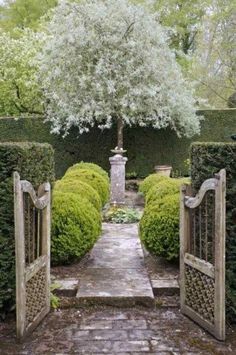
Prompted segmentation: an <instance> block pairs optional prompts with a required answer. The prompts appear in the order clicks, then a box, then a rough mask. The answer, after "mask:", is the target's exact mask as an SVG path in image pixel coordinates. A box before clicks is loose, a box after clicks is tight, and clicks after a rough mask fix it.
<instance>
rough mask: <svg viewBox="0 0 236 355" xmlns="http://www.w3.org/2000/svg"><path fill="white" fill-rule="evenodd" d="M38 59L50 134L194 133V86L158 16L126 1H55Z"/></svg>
mask: <svg viewBox="0 0 236 355" xmlns="http://www.w3.org/2000/svg"><path fill="white" fill-rule="evenodd" d="M47 31H48V38H47V41H46V42H45V46H44V48H43V50H42V53H41V54H40V55H39V56H38V62H39V68H40V79H41V80H42V84H43V88H44V92H45V96H46V98H47V102H48V105H47V116H48V119H49V120H50V121H51V123H52V127H53V131H54V132H60V131H63V132H64V133H65V134H67V133H68V131H69V129H70V128H71V127H72V126H78V127H79V131H80V132H81V133H82V132H84V131H87V130H88V129H89V127H91V126H94V124H95V123H97V124H98V126H99V127H100V128H102V129H103V128H109V127H111V125H112V124H113V122H114V121H115V120H116V118H117V117H121V118H122V119H123V121H124V123H125V124H128V125H136V124H138V125H140V126H146V125H152V126H153V127H155V128H158V129H159V128H164V127H167V126H170V127H171V128H172V129H174V130H175V131H176V132H177V134H178V135H179V136H181V135H183V134H184V135H186V136H191V135H193V134H195V133H198V132H199V126H200V125H199V117H197V116H196V114H195V107H194V103H195V99H194V96H193V89H192V88H191V86H190V84H189V83H188V82H186V80H185V79H184V77H183V75H182V73H181V69H180V67H179V65H178V64H177V63H176V60H175V55H174V53H173V51H172V50H171V49H170V48H169V47H168V45H167V38H166V34H165V31H164V29H163V28H162V27H161V25H160V24H159V23H158V22H157V16H156V15H153V14H151V13H149V12H148V11H147V10H146V9H144V8H143V7H142V6H137V5H133V4H131V3H130V2H129V1H128V0H119V1H117V0H88V1H81V2H80V3H73V2H67V1H64V0H61V1H60V2H59V5H58V6H57V7H56V8H55V10H54V14H53V16H52V19H51V21H50V23H49V25H48V29H47Z"/></svg>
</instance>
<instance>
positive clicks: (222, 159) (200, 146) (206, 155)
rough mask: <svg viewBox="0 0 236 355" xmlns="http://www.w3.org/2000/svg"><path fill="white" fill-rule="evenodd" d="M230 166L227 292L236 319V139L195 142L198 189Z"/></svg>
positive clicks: (195, 183)
mask: <svg viewBox="0 0 236 355" xmlns="http://www.w3.org/2000/svg"><path fill="white" fill-rule="evenodd" d="M223 168H225V169H226V179H227V181H226V286H227V288H226V295H227V315H228V319H229V320H231V321H233V322H236V143H194V144H192V146H191V177H192V183H193V187H194V190H195V191H197V190H198V189H199V188H200V186H201V184H202V182H203V181H204V180H205V179H208V178H210V177H212V176H213V174H214V173H217V172H218V171H219V170H220V169H223Z"/></svg>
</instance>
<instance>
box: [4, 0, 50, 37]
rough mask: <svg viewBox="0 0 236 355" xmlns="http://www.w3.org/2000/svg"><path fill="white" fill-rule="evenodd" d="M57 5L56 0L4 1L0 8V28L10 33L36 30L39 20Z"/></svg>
mask: <svg viewBox="0 0 236 355" xmlns="http://www.w3.org/2000/svg"><path fill="white" fill-rule="evenodd" d="M56 4H57V0H40V1H35V0H15V1H12V0H6V1H5V4H4V5H2V6H0V28H2V29H4V30H5V31H7V32H8V31H9V32H12V31H14V30H15V29H16V28H19V29H23V28H26V27H30V28H33V29H37V28H38V26H39V23H40V18H41V17H42V16H44V15H45V14H46V13H47V12H48V10H49V9H51V8H52V7H54V6H55V5H56Z"/></svg>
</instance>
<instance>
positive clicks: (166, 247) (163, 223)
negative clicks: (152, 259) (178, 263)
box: [139, 194, 179, 260]
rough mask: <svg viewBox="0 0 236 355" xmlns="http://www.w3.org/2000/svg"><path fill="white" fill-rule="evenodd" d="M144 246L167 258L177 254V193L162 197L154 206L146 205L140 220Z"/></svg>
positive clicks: (169, 258) (173, 257) (174, 256)
mask: <svg viewBox="0 0 236 355" xmlns="http://www.w3.org/2000/svg"><path fill="white" fill-rule="evenodd" d="M139 227H140V235H141V240H142V242H143V243H144V245H145V247H146V248H147V249H148V250H149V251H150V252H151V253H153V254H154V255H157V256H162V257H165V258H166V259H168V260H172V259H177V258H178V255H179V194H174V195H169V196H165V197H163V198H162V199H161V200H160V201H159V202H158V203H157V204H156V205H155V206H153V205H150V206H147V207H146V208H145V210H144V214H143V217H142V218H141V221H140V225H139Z"/></svg>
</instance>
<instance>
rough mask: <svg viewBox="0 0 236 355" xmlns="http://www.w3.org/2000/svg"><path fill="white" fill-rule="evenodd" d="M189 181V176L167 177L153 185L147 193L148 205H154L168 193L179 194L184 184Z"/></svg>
mask: <svg viewBox="0 0 236 355" xmlns="http://www.w3.org/2000/svg"><path fill="white" fill-rule="evenodd" d="M187 183H189V179H188V178H182V179H165V180H162V181H160V182H159V183H158V184H155V185H154V186H153V187H151V188H150V189H149V191H148V193H147V195H146V205H150V204H152V205H154V204H156V203H157V202H158V201H160V200H161V199H162V198H163V197H165V196H166V195H173V194H177V193H178V192H179V191H180V187H181V186H182V185H183V184H187Z"/></svg>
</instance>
